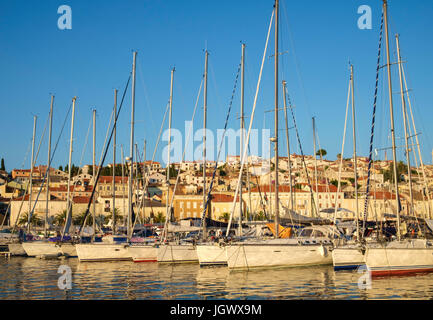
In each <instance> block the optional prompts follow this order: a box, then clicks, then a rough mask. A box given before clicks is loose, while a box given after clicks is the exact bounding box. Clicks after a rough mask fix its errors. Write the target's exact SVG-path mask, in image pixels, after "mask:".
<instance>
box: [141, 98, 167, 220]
mask: <svg viewBox="0 0 433 320" xmlns="http://www.w3.org/2000/svg"><path fill="white" fill-rule="evenodd" d="M169 107H170V103H169V102H168V103H167V105H166V107H165V113H164V117H163V119H162V123H161V127H160V129H159V134H158V138H157V140H156V144H155V148H154V149H153V154H152V160H151V162H150V165H149V167H150V168H152V165H153V163H154V160H155V155H156V151H157V149H158V145H159V141H160V139H161V134H162V130H163V128H164V124H165V119H166V117H167V113H168V110H169ZM143 156H144V155H143ZM145 161H146V159H144V166H143V167H144V168H145V167H146V163H145ZM149 176H150V170H149V171H147V173H145V174H144V175H143V193H144V191H145V190H147V188H148V185H149ZM143 206H144V195H143V196H142V197H141V201H140V204H139V212H140V210H141V208H142V207H143ZM152 212H153V209H152ZM136 221H137V219H135V220H134V225H135V223H136Z"/></svg>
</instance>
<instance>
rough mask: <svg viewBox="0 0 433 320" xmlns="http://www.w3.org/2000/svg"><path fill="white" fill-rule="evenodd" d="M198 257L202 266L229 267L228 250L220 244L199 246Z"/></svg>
mask: <svg viewBox="0 0 433 320" xmlns="http://www.w3.org/2000/svg"><path fill="white" fill-rule="evenodd" d="M197 257H198V262H199V263H200V266H208V265H227V255H226V249H225V247H224V246H220V245H218V244H201V245H197Z"/></svg>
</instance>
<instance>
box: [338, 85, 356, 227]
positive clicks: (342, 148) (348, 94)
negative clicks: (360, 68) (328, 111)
mask: <svg viewBox="0 0 433 320" xmlns="http://www.w3.org/2000/svg"><path fill="white" fill-rule="evenodd" d="M351 87H352V82H351V81H350V80H349V88H348V91H347V102H346V116H345V118H344V131H343V144H342V146H341V153H340V165H339V167H338V185H337V196H336V197H335V206H334V208H335V209H334V225H336V223H337V211H338V193H339V192H340V190H341V171H342V168H343V159H344V145H345V142H346V129H347V118H348V113H349V101H350V92H351V91H350V90H351Z"/></svg>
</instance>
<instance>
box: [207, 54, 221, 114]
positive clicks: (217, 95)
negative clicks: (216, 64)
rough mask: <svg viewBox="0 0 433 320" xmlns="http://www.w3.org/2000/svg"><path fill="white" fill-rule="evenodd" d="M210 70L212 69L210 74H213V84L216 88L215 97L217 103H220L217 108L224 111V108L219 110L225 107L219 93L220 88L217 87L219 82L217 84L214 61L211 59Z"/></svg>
mask: <svg viewBox="0 0 433 320" xmlns="http://www.w3.org/2000/svg"><path fill="white" fill-rule="evenodd" d="M209 69H210V74H211V78H212V82H213V86H214V90H215V95H216V98H217V102H218V106H216V107H217V108H218V109H222V108H219V106H223V105H224V104H223V103H221V96H220V94H219V91H218V86H217V82H216V77H215V72H214V69H213V64H212V59H210V61H209Z"/></svg>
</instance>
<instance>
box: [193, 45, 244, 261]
mask: <svg viewBox="0 0 433 320" xmlns="http://www.w3.org/2000/svg"><path fill="white" fill-rule="evenodd" d="M244 78H245V44H244V43H243V44H242V60H241V105H240V107H241V112H240V113H241V114H240V119H241V134H240V152H241V153H242V150H243V138H244ZM240 179H242V172H241V174H240ZM239 206H240V210H239V234H238V235H239V238H240V237H241V233H242V231H241V230H242V184H241V188H240V191H239ZM225 251H226V249H225V245H224V243H223V242H213V241H212V242H201V243H199V244H198V245H197V257H198V261H199V264H200V266H210V265H227V256H226V252H225Z"/></svg>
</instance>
